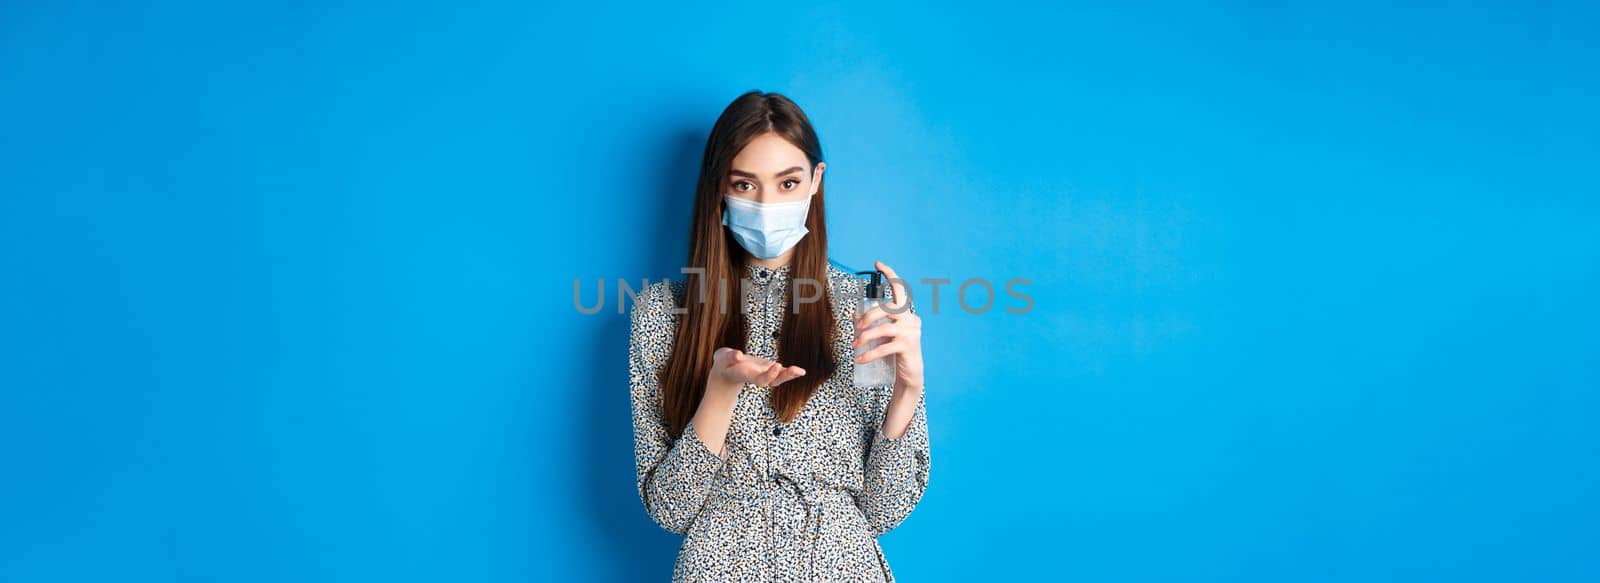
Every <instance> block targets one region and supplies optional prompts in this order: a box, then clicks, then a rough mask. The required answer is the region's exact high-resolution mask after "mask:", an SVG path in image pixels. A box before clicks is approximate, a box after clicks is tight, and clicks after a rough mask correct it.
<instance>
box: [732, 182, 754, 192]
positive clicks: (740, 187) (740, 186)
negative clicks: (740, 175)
mask: <svg viewBox="0 0 1600 583" xmlns="http://www.w3.org/2000/svg"><path fill="white" fill-rule="evenodd" d="M746 186H750V183H749V182H745V181H742V180H741V181H739V182H735V183H733V189H734V190H749V189H747V188H745V187H746Z"/></svg>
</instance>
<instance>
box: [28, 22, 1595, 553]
mask: <svg viewBox="0 0 1600 583" xmlns="http://www.w3.org/2000/svg"><path fill="white" fill-rule="evenodd" d="M140 4H143V3H135V2H114V3H104V5H99V6H71V5H68V3H55V2H21V3H19V2H8V3H6V4H5V6H3V7H0V284H3V285H0V580H5V581H79V580H84V581H90V580H95V581H104V580H119V581H143V580H150V581H357V580H407V581H436V580H452V581H527V580H541V579H569V580H619V581H627V580H660V579H665V578H666V576H667V575H668V574H669V573H670V570H671V563H672V560H673V556H674V552H675V549H676V546H675V545H676V538H675V537H673V536H671V535H670V534H668V533H666V532H665V531H661V530H659V529H658V528H657V527H656V526H655V525H654V524H653V523H651V522H650V521H649V519H648V518H647V517H646V516H645V514H644V511H643V509H642V507H641V506H640V504H639V502H638V499H637V498H636V494H635V493H634V490H633V479H634V476H633V467H632V459H631V455H632V449H631V434H630V433H629V431H630V426H629V422H628V410H627V407H628V402H627V397H626V390H627V388H626V379H625V376H626V370H625V358H626V356H625V352H626V338H625V335H624V331H625V328H626V318H625V316H621V315H618V314H616V313H615V311H613V310H608V311H606V312H605V313H603V314H602V315H596V316H583V315H580V314H579V313H578V312H577V311H576V310H575V309H574V308H573V305H572V282H573V280H574V278H582V279H583V280H584V281H585V282H588V283H586V285H587V286H588V287H587V289H588V290H589V291H590V293H592V292H593V285H594V284H593V281H594V280H595V279H599V278H604V279H606V280H608V282H612V281H614V280H615V278H618V277H625V278H629V279H632V280H635V281H637V280H638V279H640V278H643V277H647V276H648V277H654V278H659V277H662V276H668V275H672V274H674V273H675V272H676V269H677V267H678V265H679V264H680V261H681V255H682V253H683V251H684V248H685V243H684V235H685V234H686V231H687V228H686V219H687V205H688V203H689V196H690V191H691V189H692V185H693V180H694V175H695V172H696V166H697V164H698V162H699V159H698V156H699V153H700V148H701V147H702V144H703V140H704V137H705V133H706V132H707V131H708V130H709V128H710V125H711V123H712V122H713V120H714V119H715V117H716V115H717V114H718V113H719V112H720V111H721V108H722V107H723V106H724V105H726V104H727V103H728V101H730V100H731V99H732V98H733V97H734V96H736V95H738V94H739V93H740V92H742V91H744V90H747V89H752V88H760V89H764V90H772V91H779V92H783V93H786V94H788V95H790V96H792V97H794V98H795V99H796V100H797V101H798V102H799V103H800V104H801V105H802V106H803V107H805V108H806V109H807V111H808V112H809V113H810V115H811V116H812V118H813V120H814V122H815V123H816V125H817V127H818V130H819V132H820V134H821V136H822V140H823V146H824V149H825V153H826V155H827V161H828V162H829V169H830V172H829V174H828V181H829V183H828V184H829V189H828V196H829V198H830V201H829V204H828V208H829V210H830V211H831V215H830V230H831V231H832V233H831V234H832V236H833V237H832V240H833V249H832V253H833V256H834V258H835V259H837V260H839V261H842V262H844V263H847V264H850V265H866V264H869V263H870V261H871V260H873V259H884V260H887V261H888V262H889V263H890V264H891V265H893V266H894V267H896V268H897V269H898V270H899V271H900V272H901V273H903V274H905V275H907V276H910V277H912V278H922V277H948V278H952V279H953V280H955V281H956V282H960V281H962V280H964V279H966V278H971V277H983V278H988V279H991V280H996V281H1003V280H1005V279H1009V278H1013V277H1026V278H1029V279H1031V280H1032V282H1033V284H1032V285H1031V286H1030V287H1028V288H1026V290H1025V291H1026V292H1027V293H1029V295H1031V296H1032V297H1033V299H1034V302H1035V305H1034V310H1033V311H1032V312H1031V313H1029V314H1026V315H1012V314H1008V313H1006V312H1004V311H1003V310H999V309H998V307H997V309H995V310H993V311H990V312H988V313H985V314H967V313H964V312H962V311H961V310H959V309H956V306H955V304H953V303H951V301H950V300H951V298H952V296H950V295H944V294H950V293H951V292H952V291H953V290H951V289H950V288H949V287H946V288H944V289H943V290H941V294H942V295H943V297H942V298H941V302H942V303H943V305H942V306H941V308H942V309H941V311H940V313H938V314H927V315H926V327H927V332H926V340H925V345H926V348H925V350H926V354H927V360H928V375H929V378H928V386H929V388H928V390H929V411H930V419H931V426H932V432H933V446H934V460H935V461H934V470H933V474H932V480H931V487H930V489H929V491H928V494H927V496H926V497H925V498H924V500H923V502H922V504H921V506H919V508H918V509H917V510H916V512H915V513H913V514H912V516H911V518H910V519H909V520H907V521H906V522H905V523H904V524H902V525H901V526H900V527H899V528H898V529H897V530H895V531H893V532H891V533H889V534H888V535H886V536H885V537H884V538H883V539H882V541H883V544H884V546H885V548H886V549H887V552H888V555H889V558H890V562H891V564H892V565H893V566H894V568H895V570H896V572H897V573H898V574H900V575H901V576H902V578H903V579H904V580H907V581H936V580H951V581H959V580H972V579H974V578H977V577H997V578H1000V579H1012V578H1023V577H1041V578H1047V579H1060V580H1078V581H1131V582H1139V581H1418V580H1437V581H1514V580H1519V581H1520V580H1529V581H1534V580H1536V581H1593V580H1596V579H1600V555H1597V554H1596V553H1595V552H1594V551H1595V547H1594V544H1595V541H1596V540H1597V539H1600V526H1597V525H1600V500H1597V496H1596V493H1597V492H1600V464H1596V463H1595V460H1596V459H1597V457H1600V393H1597V387H1600V371H1597V366H1600V365H1597V363H1596V361H1597V359H1596V357H1597V352H1600V351H1597V348H1600V342H1597V340H1600V334H1597V332H1596V331H1595V328H1596V325H1597V324H1600V317H1597V316H1600V314H1597V308H1596V305H1595V302H1594V300H1593V298H1594V296H1595V295H1596V287H1597V286H1596V279H1597V272H1600V237H1597V235H1600V226H1597V221H1596V218H1597V217H1600V202H1597V200H1600V198H1597V195H1600V184H1597V179H1596V172H1595V170H1596V168H1597V167H1600V146H1597V137H1596V136H1600V127H1597V126H1600V123H1597V117H1596V113H1595V108H1594V105H1595V103H1597V102H1600V91H1597V89H1600V87H1597V75H1596V74H1595V70H1596V68H1595V63H1596V61H1597V57H1600V47H1597V44H1600V40H1597V36H1596V35H1595V34H1594V31H1595V30H1596V27H1597V25H1600V19H1597V14H1596V11H1595V10H1594V8H1593V7H1592V6H1584V5H1583V4H1584V3H1580V2H1570V1H1562V0H1557V1H1554V2H1543V3H1536V4H1527V3H1511V2H1505V3H1499V4H1495V5H1490V6H1483V7H1467V6H1450V7H1446V6H1436V7H1418V8H1409V9H1397V8H1395V7H1393V6H1391V4H1392V3H1378V2H1374V3H1370V4H1366V5H1361V6H1356V5H1351V4H1349V3H1343V2H1340V3H1328V5H1315V4H1300V3H1274V2H1232V3H1223V4H1217V5H1213V6H1192V5H1189V6H1177V5H1163V4H1150V5H1136V4H1123V5H1121V6H1119V7H1117V8H1109V9H1108V8H1062V7H1055V4H1056V3H1038V4H1034V5H1004V4H993V3H989V4H984V5H983V6H982V9H979V8H977V7H974V6H972V5H969V4H967V3H957V2H931V3H930V2H917V3H908V4H904V5H900V6H893V7H889V6H883V7H877V6H861V5H859V4H860V3H840V4H834V3H816V2H801V3H791V4H788V5H771V4H770V3H768V4H767V6H766V7H765V8H761V9H756V8H739V7H729V6H709V5H707V6H700V5H686V4H680V3H672V4H671V5H669V6H661V7H649V6H644V5H624V4H618V5H614V6H602V5H601V4H602V3H592V2H591V3H582V4H583V6H582V7H581V8H577V7H567V6H545V7H536V6H531V5H524V4H532V3H509V2H508V3H503V4H499V5H484V6H472V7H456V8H442V7H428V6H424V5H422V3H409V2H400V3H393V2H373V3H368V4H347V3H305V4H304V5H302V6H295V7H288V6H274V7H268V6H229V7H219V6H216V5H215V4H219V3H201V2H196V3H163V4H161V5H154V6H143V5H140ZM263 4H277V3H263ZM447 4H448V3H447ZM608 291H609V292H613V293H614V288H609V287H608ZM914 291H917V292H926V291H927V288H926V287H925V286H923V287H921V288H919V289H916V290H914ZM924 301H928V300H922V299H919V306H921V305H922V302H924ZM998 305H999V306H1004V305H1015V302H1012V301H1010V300H1007V299H1006V298H1004V297H1002V298H1001V300H1000V303H999V304H998ZM607 307H608V308H614V307H615V305H614V304H608V305H607ZM991 580H993V579H991Z"/></svg>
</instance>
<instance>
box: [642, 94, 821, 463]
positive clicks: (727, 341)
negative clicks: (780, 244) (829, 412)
mask: <svg viewBox="0 0 1600 583" xmlns="http://www.w3.org/2000/svg"><path fill="white" fill-rule="evenodd" d="M767 133H776V134H777V135H779V136H781V137H782V138H783V139H785V140H788V142H789V143H791V144H794V146H795V147H797V148H799V149H800V150H801V151H802V152H805V155H806V158H807V160H809V161H810V163H811V168H810V170H811V171H812V173H813V175H814V174H815V171H816V167H817V163H819V162H821V161H822V144H821V142H819V141H817V133H816V132H815V131H814V130H813V129H812V127H811V120H810V119H809V118H807V117H806V114H805V112H804V111H801V110H800V106H798V105H795V103H794V102H793V101H791V100H790V99H789V98H788V97H785V96H783V95H781V94H778V93H763V92H761V91H750V92H748V93H745V94H743V95H740V96H739V97H738V98H737V99H734V100H733V103H730V104H728V107H727V108H726V109H724V110H723V111H722V115H721V116H720V117H718V118H717V123H716V125H713V126H712V127H711V136H710V137H708V138H707V139H706V149H705V155H704V157H703V158H702V161H701V164H700V180H699V184H698V185H697V186H696V187H695V197H694V217H693V219H692V220H691V221H690V226H689V261H688V267H690V268H698V269H703V270H704V271H703V272H695V271H691V272H690V273H689V275H688V276H687V277H688V279H689V281H687V282H686V283H687V286H686V287H685V293H684V302H683V303H684V308H685V309H686V310H687V311H686V312H685V313H684V314H683V316H682V320H681V324H680V325H679V326H678V333H677V337H676V338H675V339H674V340H673V343H672V355H671V357H670V358H669V359H668V360H667V364H666V366H665V367H664V368H663V370H662V374H661V379H660V381H661V389H662V393H661V411H662V414H663V416H665V417H666V419H665V421H666V423H667V427H668V430H669V432H670V433H671V435H673V436H674V437H677V436H678V435H680V434H681V433H682V432H683V429H684V427H685V426H687V425H688V424H689V420H690V419H691V418H693V417H694V413H695V409H697V408H698V407H699V406H700V397H701V396H702V395H704V394H705V390H706V379H707V378H708V377H709V376H710V374H711V366H712V353H713V352H715V351H716V349H717V348H720V347H723V346H728V347H732V348H737V349H740V350H746V345H745V338H746V326H747V324H746V322H745V318H744V311H743V308H742V306H743V305H744V304H743V299H742V298H743V293H742V292H743V290H744V286H742V285H740V281H741V277H742V276H743V274H744V273H745V265H746V264H747V263H748V261H749V260H750V255H749V253H747V252H746V251H745V250H744V248H743V247H740V246H739V244H738V243H737V242H736V241H734V239H733V235H732V234H731V233H729V232H728V231H727V229H724V228H723V227H722V205H723V200H722V195H723V192H724V188H725V186H726V181H727V178H728V173H729V170H730V169H731V168H730V167H731V166H732V164H733V158H734V156H737V155H738V154H739V152H740V151H741V150H743V149H744V147H745V146H746V145H748V144H749V143H750V142H751V141H753V140H754V139H755V138H756V137H758V136H761V135H763V134H767ZM822 191H823V188H822V185H821V184H818V185H817V193H816V194H815V195H813V196H812V198H811V210H810V211H809V213H808V214H807V215H806V229H807V230H808V231H809V232H807V233H806V235H805V237H802V238H801V239H800V242H799V243H798V244H797V245H796V246H795V252H794V255H793V257H792V259H791V260H790V264H789V275H790V285H791V286H793V285H794V282H796V281H805V280H809V281H812V282H816V283H817V284H818V285H821V286H823V288H822V289H821V290H820V291H821V295H822V298H821V300H820V301H815V302H805V303H800V304H799V309H798V310H795V309H785V310H784V311H783V313H784V316H783V324H782V326H781V336H780V337H779V339H778V348H779V350H780V353H779V362H781V363H783V364H784V365H786V366H787V365H795V366H799V367H800V368H802V369H805V371H806V374H805V376H802V377H800V378H797V379H794V380H791V381H789V382H786V383H784V384H782V385H779V386H778V387H776V388H774V389H773V390H772V400H771V404H772V410H773V411H776V412H777V413H778V418H779V419H780V420H781V421H783V422H788V421H791V420H793V419H794V418H795V417H796V416H798V415H799V414H800V410H801V409H802V408H803V407H805V404H806V401H807V400H809V399H810V398H811V395H812V393H814V392H816V390H817V387H818V386H819V385H821V384H822V382H823V381H824V380H827V378H828V377H829V376H831V375H832V374H833V370H834V365H835V363H834V361H833V353H832V351H831V349H830V346H832V343H833V302H832V300H831V299H830V298H829V291H828V289H827V283H826V282H827V281H828V278H827V269H828V229H827V222H826V220H825V217H826V213H824V211H823V202H824V201H826V200H827V197H825V196H823V192H822ZM722 286H726V287H722ZM723 289H726V290H729V291H730V295H731V296H732V298H734V299H732V300H731V301H730V304H731V305H729V306H728V307H727V308H726V309H724V308H723V307H722V304H721V302H720V301H719V299H720V293H721V292H720V291H719V290H723ZM796 291H799V290H795V289H790V291H789V294H788V295H789V301H790V302H791V303H793V302H795V301H796V298H797V296H799V295H801V294H800V293H796ZM816 291H817V290H814V289H806V290H804V291H803V293H808V294H809V293H815V292H816ZM702 292H704V294H703V295H701V293H702ZM701 300H703V301H701ZM732 302H737V303H732Z"/></svg>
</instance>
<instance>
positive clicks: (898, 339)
mask: <svg viewBox="0 0 1600 583" xmlns="http://www.w3.org/2000/svg"><path fill="white" fill-rule="evenodd" d="M873 265H874V266H875V267H877V269H878V271H882V272H883V274H884V275H885V276H888V278H889V284H890V285H891V286H893V288H894V302H893V303H891V304H888V308H889V309H887V310H886V309H884V306H881V305H880V306H878V307H876V308H873V309H871V310H869V311H867V312H866V313H864V314H861V315H858V316H856V341H855V343H854V344H852V345H851V347H852V348H860V347H861V346H862V345H865V344H866V343H868V342H872V341H873V340H877V339H879V338H882V339H884V343H883V344H879V345H878V346H877V347H876V348H873V349H872V350H868V351H866V352H864V353H862V354H861V356H858V357H856V363H858V364H865V363H868V362H872V361H874V360H877V359H880V358H883V357H885V356H888V355H890V354H893V355H896V356H895V359H894V371H895V372H894V390H895V392H896V393H899V392H903V391H917V392H920V391H922V318H920V317H918V316H917V315H916V314H915V313H912V312H911V310H908V309H906V307H905V306H906V302H909V301H911V294H910V293H908V290H907V289H906V286H905V284H904V282H902V281H901V280H900V278H899V276H896V275H895V273H894V269H892V268H890V267H889V266H888V264H885V263H884V262H882V261H878V262H875V263H874V264H873ZM885 318H887V321H885V322H883V323H882V324H879V325H877V326H874V327H871V328H868V326H872V323H873V322H876V321H878V320H880V319H885Z"/></svg>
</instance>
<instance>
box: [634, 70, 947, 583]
mask: <svg viewBox="0 0 1600 583" xmlns="http://www.w3.org/2000/svg"><path fill="white" fill-rule="evenodd" d="M825 168H826V164H824V163H823V162H822V146H821V144H820V143H819V142H818V141H817V136H816V133H815V132H814V131H813V130H812V127H811V122H810V120H809V119H808V118H807V117H806V115H805V113H804V112H802V111H801V110H800V108H799V106H797V105H795V104H794V102H792V101H790V100H789V99H788V98H786V97H784V96H782V95H779V94H776V93H761V92H758V91H752V92H749V93H746V94H744V95H741V96H739V98H738V99H735V100H734V101H733V103H732V104H730V105H729V106H728V107H727V109H726V110H724V111H723V112H722V116H721V117H719V118H718V119H717V123H716V125H715V126H713V127H712V129H711V136H710V138H709V139H707V141H706V149H705V157H704V160H703V162H702V164H701V167H700V179H699V184H698V186H697V188H696V192H695V203H694V216H693V224H692V226H691V229H690V233H689V269H686V270H685V271H686V277H685V279H682V280H676V281H664V282H659V283H656V284H654V285H651V286H649V287H648V288H647V289H646V290H645V291H644V292H643V293H642V294H641V295H640V297H639V298H638V299H637V301H636V303H635V304H634V306H633V308H632V313H631V316H630V317H631V321H632V337H631V342H630V346H629V355H628V356H629V367H628V369H629V376H630V388H631V392H632V401H633V429H634V454H635V461H636V463H637V469H638V487H639V497H640V499H641V500H642V501H643V502H644V506H645V510H646V511H647V512H648V513H649V514H650V517H651V518H652V519H654V520H655V521H656V522H657V523H659V524H660V525H661V526H662V527H664V528H666V529H667V530H669V531H672V532H674V533H677V534H682V535H684V539H683V546H682V547H681V548H680V549H679V551H678V558H677V563H676V566H675V568H674V572H673V580H674V581H730V580H760V581H814V580H825V581H837V580H860V581H893V580H894V577H893V575H892V574H891V573H890V570H889V564H888V561H887V560H885V559H884V556H883V549H882V547H880V546H879V545H878V541H877V539H876V537H877V536H878V535H881V534H883V533H885V532H888V531H889V529H892V528H894V527H895V526H896V525H898V524H899V523H900V522H901V521H902V520H904V519H905V518H906V516H907V515H908V514H910V513H911V509H912V508H914V507H915V506H916V504H917V501H918V500H920V499H921V498H922V493H923V491H924V490H926V489H927V485H928V469H929V465H930V461H931V458H930V456H929V448H928V425H927V414H926V411H925V402H926V401H925V399H924V397H923V392H922V389H923V385H922V345H921V344H922V343H921V321H920V319H919V318H918V317H917V315H916V313H915V308H914V305H913V304H911V303H910V302H909V301H901V300H900V299H898V298H906V297H907V296H906V295H905V288H904V287H902V286H901V285H900V284H899V283H898V279H897V278H896V276H895V272H894V270H893V269H891V268H890V267H889V266H888V265H885V264H883V263H881V262H879V263H877V264H876V267H877V269H878V270H879V271H881V272H883V273H884V274H885V275H886V276H888V277H889V278H890V281H891V282H894V285H893V286H891V288H892V289H891V290H886V295H887V296H888V300H889V301H888V304H887V309H885V308H884V307H879V308H876V309H873V310H871V311H868V312H866V313H865V314H863V315H862V316H861V317H859V318H858V317H857V316H856V315H855V312H856V310H855V307H856V305H857V304H858V303H859V300H860V298H862V297H863V295H864V293H865V290H864V288H865V287H866V285H865V284H864V283H863V280H862V279H861V278H858V277H856V276H855V275H853V274H852V273H851V272H849V271H846V270H843V269H840V268H839V267H838V266H836V265H834V264H833V263H831V262H829V261H828V259H827V256H828V236H827V225H826V222H825V220H824V214H823V202H824V200H825V197H824V195H823V188H822V176H823V171H824V169H825ZM875 323H876V324H878V325H876V326H873V324H875ZM868 326H872V327H871V328H870V329H868V328H867V327H868ZM875 341H877V342H881V344H879V345H878V346H877V347H875V348H870V349H867V348H863V347H867V346H868V344H869V343H872V342H875ZM890 356H892V360H893V361H894V381H893V384H892V385H883V386H868V387H860V386H856V385H855V384H854V383H853V382H852V372H853V370H854V367H855V366H856V365H857V364H864V363H868V362H873V361H876V360H878V359H880V358H885V357H890Z"/></svg>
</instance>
